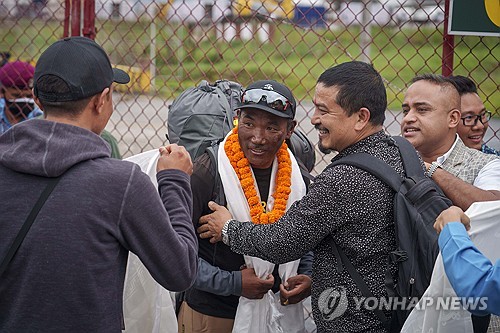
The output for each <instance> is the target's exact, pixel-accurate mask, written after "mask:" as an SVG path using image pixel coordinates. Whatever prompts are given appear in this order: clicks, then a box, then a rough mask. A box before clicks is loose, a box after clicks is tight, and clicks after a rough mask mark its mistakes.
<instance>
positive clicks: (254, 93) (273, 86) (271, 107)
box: [236, 80, 297, 119]
mask: <svg viewBox="0 0 500 333" xmlns="http://www.w3.org/2000/svg"><path fill="white" fill-rule="evenodd" d="M296 108H297V103H296V102H295V98H294V97H293V94H292V92H291V91H290V89H288V87H287V86H285V85H284V84H281V83H279V82H277V81H274V80H261V81H256V82H254V83H252V84H250V85H249V86H248V87H247V89H246V90H245V91H244V92H243V95H242V99H241V104H240V105H239V106H238V107H237V108H236V109H259V110H263V111H267V112H269V113H272V114H273V115H276V116H278V117H282V118H288V119H294V118H295V110H296Z"/></svg>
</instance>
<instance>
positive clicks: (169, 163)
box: [156, 144, 193, 176]
mask: <svg viewBox="0 0 500 333" xmlns="http://www.w3.org/2000/svg"><path fill="white" fill-rule="evenodd" d="M159 150H160V157H159V158H158V162H157V163H156V172H159V171H161V170H166V169H177V170H181V171H184V172H185V173H187V174H188V175H190V176H191V174H192V173H193V162H192V161H191V156H189V153H188V152H187V150H186V148H184V147H183V146H178V145H176V144H170V145H167V146H164V147H160V149H159Z"/></svg>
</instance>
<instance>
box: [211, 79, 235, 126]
mask: <svg viewBox="0 0 500 333" xmlns="http://www.w3.org/2000/svg"><path fill="white" fill-rule="evenodd" d="M213 87H214V89H215V91H216V92H217V93H218V94H219V97H221V100H222V104H224V111H225V119H224V122H227V124H228V125H229V128H233V108H234V107H235V105H231V104H232V103H231V101H232V98H231V96H232V90H231V86H230V85H229V82H228V81H226V80H218V81H216V82H215V83H214V86H213Z"/></svg>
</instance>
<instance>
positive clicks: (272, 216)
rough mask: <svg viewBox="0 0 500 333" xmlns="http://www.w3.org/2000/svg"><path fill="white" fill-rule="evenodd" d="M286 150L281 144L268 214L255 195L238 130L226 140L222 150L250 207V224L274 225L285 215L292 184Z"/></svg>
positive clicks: (290, 165) (285, 146) (290, 168)
mask: <svg viewBox="0 0 500 333" xmlns="http://www.w3.org/2000/svg"><path fill="white" fill-rule="evenodd" d="M287 148H288V146H287V144H286V143H285V142H283V144H282V145H281V147H280V149H279V150H278V153H277V158H278V174H277V176H276V189H275V192H274V194H273V197H274V206H273V209H272V210H271V211H270V212H264V211H263V207H262V205H261V204H260V200H259V197H258V195H257V190H256V189H255V185H254V179H253V174H252V170H251V169H250V163H249V162H248V159H247V158H246V157H245V155H244V154H243V151H242V150H241V147H240V143H239V142H238V129H237V128H234V129H233V133H232V134H231V135H230V136H229V137H228V138H227V140H226V144H225V145H224V150H225V152H226V155H227V157H228V158H229V161H230V162H231V165H232V166H233V169H234V171H235V172H236V175H237V176H238V179H239V180H240V184H241V188H242V189H243V192H244V193H245V197H246V198H247V201H248V205H249V207H250V216H251V218H252V222H253V223H255V224H270V223H274V222H276V221H277V220H278V219H279V218H280V217H281V216H283V214H285V210H286V203H287V201H288V196H289V195H290V192H291V190H290V186H291V182H292V162H291V160H290V155H289V154H288V150H287Z"/></svg>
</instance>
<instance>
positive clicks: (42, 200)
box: [0, 176, 61, 276]
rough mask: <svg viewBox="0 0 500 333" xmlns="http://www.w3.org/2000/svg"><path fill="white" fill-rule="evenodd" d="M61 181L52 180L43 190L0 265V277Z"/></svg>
mask: <svg viewBox="0 0 500 333" xmlns="http://www.w3.org/2000/svg"><path fill="white" fill-rule="evenodd" d="M60 179H61V176H59V177H56V178H51V179H49V183H48V184H47V186H46V187H45V189H44V190H43V192H42V194H41V195H40V197H39V198H38V201H37V202H36V204H35V205H34V206H33V208H32V209H31V212H30V214H29V215H28V218H27V219H26V221H25V222H24V224H23V226H22V227H21V229H20V230H19V232H18V234H17V236H16V238H15V239H14V242H12V245H11V246H10V249H9V251H7V255H6V256H5V257H4V259H3V261H2V264H1V265H0V276H2V275H3V273H4V272H5V270H6V269H7V265H8V264H9V263H10V261H11V260H12V258H13V257H14V255H15V254H16V252H17V250H18V249H19V247H20V246H21V243H22V242H23V240H24V238H25V237H26V234H27V233H28V231H29V230H30V228H31V226H32V225H33V222H34V221H35V218H36V217H37V215H38V212H40V209H41V208H42V207H43V205H44V204H45V201H47V199H48V197H49V195H50V193H52V190H53V189H54V187H56V185H57V183H58V182H59V180H60Z"/></svg>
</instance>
